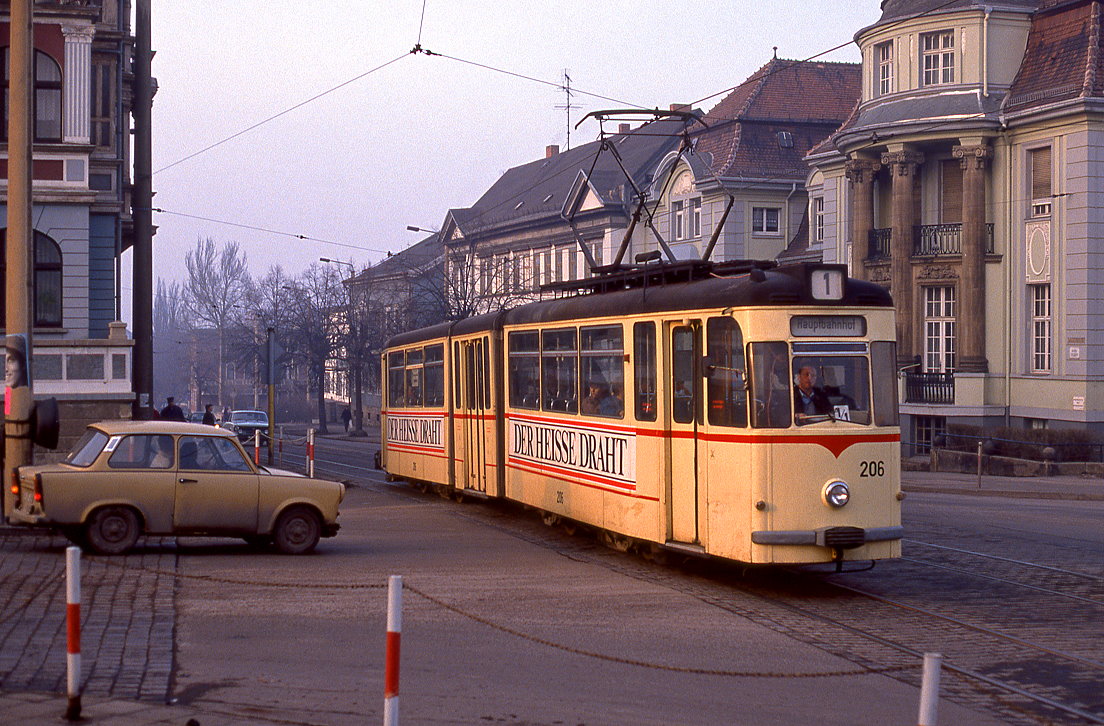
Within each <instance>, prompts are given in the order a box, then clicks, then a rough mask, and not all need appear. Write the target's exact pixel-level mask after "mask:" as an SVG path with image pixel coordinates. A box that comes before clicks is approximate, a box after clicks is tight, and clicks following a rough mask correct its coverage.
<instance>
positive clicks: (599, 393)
mask: <svg viewBox="0 0 1104 726" xmlns="http://www.w3.org/2000/svg"><path fill="white" fill-rule="evenodd" d="M607 398H609V391H608V390H607V389H606V384H605V383H603V382H602V381H599V380H597V379H594V380H592V381H591V382H590V383H589V384H588V385H587V395H586V398H584V399H583V400H582V403H581V404H580V407H581V408H582V410H583V413H586V414H590V415H598V414H604V413H605V412H604V411H603V410H602V407H603V405H605V401H606V399H607Z"/></svg>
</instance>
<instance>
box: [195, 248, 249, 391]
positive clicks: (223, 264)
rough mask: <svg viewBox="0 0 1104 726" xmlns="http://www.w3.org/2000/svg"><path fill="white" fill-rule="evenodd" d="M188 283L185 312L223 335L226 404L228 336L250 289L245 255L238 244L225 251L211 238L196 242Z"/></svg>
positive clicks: (221, 376) (221, 368)
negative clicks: (238, 307)
mask: <svg viewBox="0 0 1104 726" xmlns="http://www.w3.org/2000/svg"><path fill="white" fill-rule="evenodd" d="M184 264H185V266H186V267H187V270H188V279H187V281H186V282H185V283H184V310H185V311H186V312H187V314H188V315H189V316H190V317H191V319H192V320H193V321H194V323H195V325H196V326H197V327H207V328H214V329H216V330H217V331H218V332H219V355H218V397H219V402H220V403H225V401H224V398H223V396H224V383H225V375H226V374H225V347H226V340H225V335H226V332H227V330H228V328H229V327H230V326H231V323H233V322H235V319H238V320H239V322H240V317H241V315H240V312H239V313H236V312H235V307H234V306H235V305H240V304H241V303H242V302H243V301H244V300H245V299H246V294H247V292H248V290H249V287H250V278H249V273H248V271H247V264H246V257H245V253H244V252H242V251H241V249H240V248H239V247H238V243H237V242H228V243H226V244H225V245H223V246H222V247H219V246H218V245H216V244H215V241H214V239H212V238H211V237H206V238H201V239H199V240H197V241H196V246H195V249H193V250H191V251H189V252H188V253H187V255H185V258H184Z"/></svg>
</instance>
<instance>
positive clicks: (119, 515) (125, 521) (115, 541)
mask: <svg viewBox="0 0 1104 726" xmlns="http://www.w3.org/2000/svg"><path fill="white" fill-rule="evenodd" d="M139 534H140V532H139V527H138V515H137V514H135V513H134V510H133V509H131V508H130V507H104V508H103V509H97V510H96V511H95V512H93V513H92V516H91V517H89V518H88V523H87V524H85V527H84V538H85V540H86V542H87V544H88V546H89V547H90V548H91V549H92V551H93V552H96V553H98V554H101V555H121V554H122V553H124V552H126V551H127V550H129V549H130V548H131V547H133V546H134V543H135V542H137V541H138V535H139Z"/></svg>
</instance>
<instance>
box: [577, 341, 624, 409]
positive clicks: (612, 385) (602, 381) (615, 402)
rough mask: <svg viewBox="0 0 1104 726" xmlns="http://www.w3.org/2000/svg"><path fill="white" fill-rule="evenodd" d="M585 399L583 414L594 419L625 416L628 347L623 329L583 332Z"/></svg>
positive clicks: (582, 350) (581, 354)
mask: <svg viewBox="0 0 1104 726" xmlns="http://www.w3.org/2000/svg"><path fill="white" fill-rule="evenodd" d="M579 336H580V342H581V344H582V345H581V346H580V359H581V362H582V374H583V377H582V383H583V388H582V391H583V399H582V400H581V401H580V402H579V410H580V411H582V413H584V414H588V415H591V416H608V417H610V418H621V417H622V416H624V415H625V363H624V360H625V346H624V340H623V335H622V332H621V326H620V325H602V326H595V327H591V328H582V329H580V331H579Z"/></svg>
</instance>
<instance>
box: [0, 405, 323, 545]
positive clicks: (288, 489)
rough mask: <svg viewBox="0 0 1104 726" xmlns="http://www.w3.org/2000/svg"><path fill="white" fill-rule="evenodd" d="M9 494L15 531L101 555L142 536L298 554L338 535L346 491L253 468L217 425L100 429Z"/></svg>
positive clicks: (32, 471)
mask: <svg viewBox="0 0 1104 726" xmlns="http://www.w3.org/2000/svg"><path fill="white" fill-rule="evenodd" d="M12 492H13V494H14V495H15V499H16V505H15V507H14V508H13V510H12V512H11V515H10V517H9V519H10V521H11V522H12V523H13V524H20V525H28V526H45V527H53V528H57V529H60V530H61V531H62V532H63V533H64V534H65V536H66V537H68V538H69V539H70V540H72V541H74V542H76V543H78V544H80V545H82V546H83V547H85V548H86V549H90V550H92V551H94V552H98V553H100V554H120V553H122V552H126V551H127V550H128V549H130V548H131V547H133V546H134V543H135V542H136V541H137V539H138V537H139V536H140V535H211V536H233V537H241V538H243V539H245V540H246V541H247V542H250V543H251V544H267V543H269V542H272V543H273V544H275V545H276V547H277V548H278V549H279V550H280V551H281V552H285V553H288V554H302V553H306V552H310V551H311V550H313V549H314V547H315V545H317V544H318V539H319V537H332V536H334V535H335V534H337V530H338V526H339V525H338V524H337V514H338V512H337V508H338V505H339V504H340V503H341V500H342V499H344V497H345V486H344V485H343V484H341V483H339V482H332V481H323V480H321V479H310V478H308V477H305V476H302V475H300V474H294V473H292V472H289V471H280V470H277V469H268V468H265V467H263V466H261V467H258V466H255V465H254V464H253V461H252V460H251V459H250V458H249V457H248V456H246V453H245V451H244V450H243V449H242V447H241V444H239V443H238V440H237V438H236V437H235V435H234V434H233V433H232V432H230V431H226V430H224V429H219V428H215V427H214V426H204V425H202V424H192V423H176V422H171V421H102V422H100V423H95V424H92V425H90V426H89V427H88V429H87V430H86V431H85V432H84V436H83V437H81V439H80V441H78V442H77V445H76V446H75V447H74V448H73V450H72V452H71V453H70V454H69V456H68V457H67V458H66V459H65V460H64V461H63V462H61V463H59V464H46V465H42V466H24V467H20V469H19V484H18V485H14V484H13V486H12Z"/></svg>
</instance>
